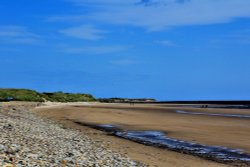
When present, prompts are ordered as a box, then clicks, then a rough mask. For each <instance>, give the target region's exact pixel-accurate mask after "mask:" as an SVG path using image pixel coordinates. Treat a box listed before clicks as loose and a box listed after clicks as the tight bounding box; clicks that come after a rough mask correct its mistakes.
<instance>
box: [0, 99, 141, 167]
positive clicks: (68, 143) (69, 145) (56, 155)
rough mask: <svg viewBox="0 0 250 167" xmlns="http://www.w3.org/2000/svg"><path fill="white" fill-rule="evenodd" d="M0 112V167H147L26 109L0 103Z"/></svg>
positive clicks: (22, 106)
mask: <svg viewBox="0 0 250 167" xmlns="http://www.w3.org/2000/svg"><path fill="white" fill-rule="evenodd" d="M36 105H37V104H35V103H34V104H30V106H31V107H34V106H36ZM13 108H15V109H14V110H13ZM0 109H1V110H0V118H1V119H0V130H1V129H2V130H1V135H0V166H4V167H14V166H18V167H23V166H30V167H33V166H67V167H68V166H69V167H71V166H72V167H75V166H88V167H89V166H93V167H94V166H95V167H98V166H99V167H103V166H104V167H105V166H107V167H108V166H116V167H133V166H146V165H144V164H141V163H139V162H136V161H133V160H131V159H130V158H129V157H127V155H123V154H120V153H117V152H114V151H112V150H109V149H107V148H105V146H104V144H103V143H102V141H98V142H97V141H94V140H93V139H91V138H90V137H88V136H87V135H86V134H84V133H82V132H80V131H78V130H73V129H70V128H65V127H63V126H62V125H60V124H58V123H56V122H53V121H51V120H47V119H44V118H41V117H39V116H37V115H35V114H34V113H33V112H31V111H29V110H28V108H27V107H26V106H25V105H19V106H13V105H10V106H7V107H6V106H1V103H0ZM6 111H8V112H6Z"/></svg>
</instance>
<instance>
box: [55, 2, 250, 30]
mask: <svg viewBox="0 0 250 167" xmlns="http://www.w3.org/2000/svg"><path fill="white" fill-rule="evenodd" d="M71 2H72V3H74V4H76V5H82V6H88V7H89V8H91V9H92V10H90V11H92V12H90V11H89V13H84V14H83V13H82V14H79V15H75V16H63V17H58V16H57V17H54V18H51V19H52V20H54V21H55V20H63V19H66V20H68V21H69V20H71V21H83V20H84V21H86V20H88V21H101V22H105V23H109V24H119V25H130V26H138V27H144V28H146V29H147V30H151V31H154V30H162V29H166V28H168V27H172V26H185V25H205V24H217V23H225V22H230V21H232V20H233V19H235V18H244V17H250V7H249V6H250V1H248V0H202V1H201V0H141V1H139V0H126V1H116V0H107V1H103V0H71Z"/></svg>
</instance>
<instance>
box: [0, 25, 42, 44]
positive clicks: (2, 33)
mask: <svg viewBox="0 0 250 167" xmlns="http://www.w3.org/2000/svg"><path fill="white" fill-rule="evenodd" d="M38 41H39V36H38V35H36V34H34V33H32V32H30V31H28V29H27V28H26V27H22V26H0V42H1V43H16V44H34V43H37V42H38Z"/></svg>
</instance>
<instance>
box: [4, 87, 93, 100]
mask: <svg viewBox="0 0 250 167" xmlns="http://www.w3.org/2000/svg"><path fill="white" fill-rule="evenodd" d="M10 100H13V101H33V102H44V101H53V102H81V101H82V102H83V101H96V100H95V98H94V97H93V96H92V95H90V94H80V93H77V94H73V93H63V92H55V93H39V92H36V91H34V90H29V89H0V101H10Z"/></svg>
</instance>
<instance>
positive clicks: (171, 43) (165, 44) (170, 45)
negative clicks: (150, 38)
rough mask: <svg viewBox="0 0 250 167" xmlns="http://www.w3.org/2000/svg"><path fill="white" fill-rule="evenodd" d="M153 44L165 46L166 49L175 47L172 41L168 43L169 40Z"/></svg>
mask: <svg viewBox="0 0 250 167" xmlns="http://www.w3.org/2000/svg"><path fill="white" fill-rule="evenodd" d="M155 43H157V44H160V45H163V46H167V47H173V46H177V45H176V44H175V43H174V42H173V41H170V40H159V41H155Z"/></svg>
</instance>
